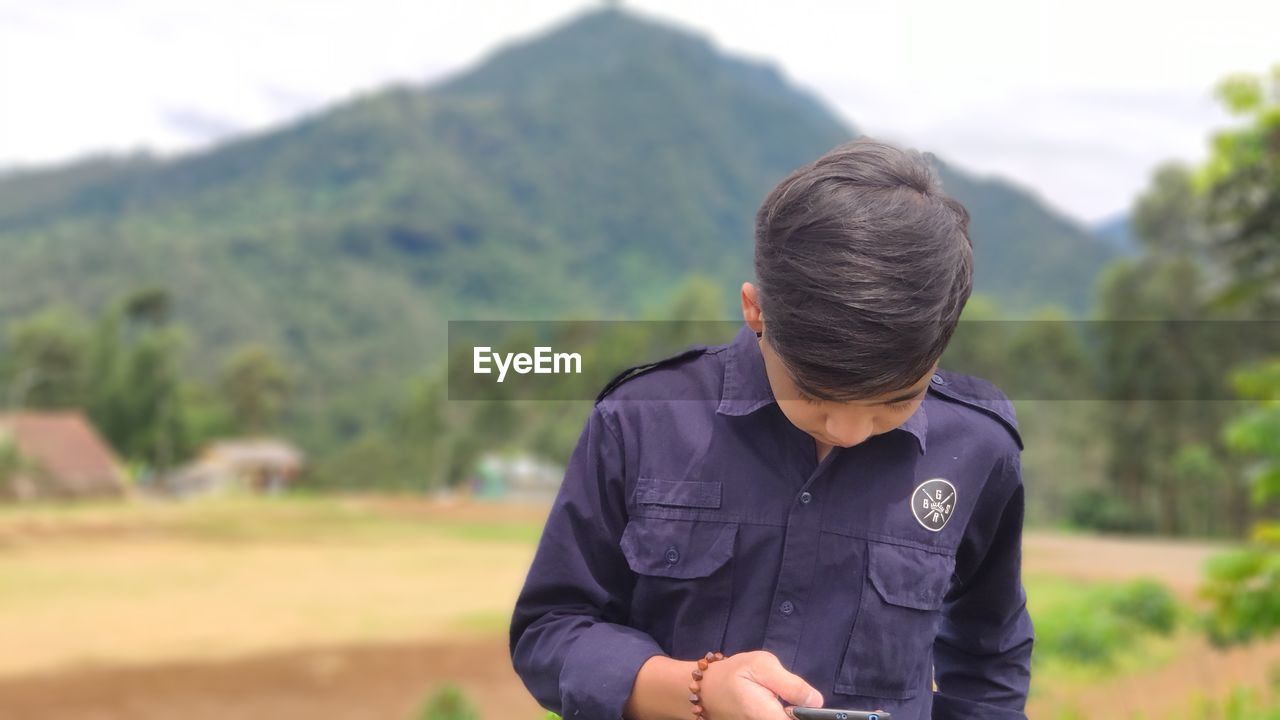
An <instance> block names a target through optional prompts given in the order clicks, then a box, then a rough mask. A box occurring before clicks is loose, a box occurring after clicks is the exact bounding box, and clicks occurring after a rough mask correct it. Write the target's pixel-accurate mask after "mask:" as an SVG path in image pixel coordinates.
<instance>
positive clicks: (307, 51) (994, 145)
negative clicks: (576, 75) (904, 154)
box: [0, 0, 1280, 221]
mask: <svg viewBox="0 0 1280 720" xmlns="http://www.w3.org/2000/svg"><path fill="white" fill-rule="evenodd" d="M596 4H598V3H587V2H580V1H577V0H538V1H536V2H514V1H511V0H508V1H507V2H499V1H496V0H466V1H465V2H456V1H451V2H433V1H423V0H419V1H417V2H396V1H392V0H359V1H358V2H355V1H351V2H328V1H325V0H243V1H242V0H219V1H218V2H213V1H208V0H206V1H203V2H179V1H176V0H38V1H35V2H33V1H32V0H0V168H4V167H13V166H17V165H23V166H29V165H36V164H45V163H51V162H58V161H64V160H67V159H70V158H74V157H77V156H80V155H84V154H87V153H93V152H103V151H113V152H123V151H129V150H132V149H136V148H141V147H146V148H151V149H153V150H157V151H163V152H177V151H182V150H185V149H190V148H196V147H201V146H204V145H207V144H209V143H211V142H215V141H217V140H219V139H222V138H226V137H228V136H232V135H235V134H240V133H250V132H254V131H258V130H262V129H265V128H269V127H271V126H274V125H277V124H280V123H284V122H287V121H288V120H289V119H290V118H292V117H296V116H297V115H299V114H301V113H305V112H307V111H310V110H313V109H316V108H320V107H323V106H325V105H328V104H330V103H334V102H338V101H341V100H342V99H344V98H347V97H350V96H351V95H352V94H355V93H360V92H365V91H369V90H372V89H375V88H377V87H379V86H381V85H382V84H384V83H387V82H389V81H413V82H428V81H430V80H432V79H434V78H439V77H441V76H442V75H446V74H449V73H452V72H456V71H458V70H460V69H462V68H465V67H466V66H468V65H471V64H473V63H475V62H477V61H478V60H479V59H481V58H482V57H483V56H484V55H486V54H487V53H488V52H489V51H490V50H491V49H492V48H493V47H494V46H496V45H498V44H500V43H502V42H504V41H506V40H510V39H513V38H518V37H524V36H528V35H529V34H531V33H536V32H539V31H540V30H542V29H544V28H546V27H548V26H549V25H552V24H555V23H558V22H561V21H563V20H564V19H566V18H567V17H568V16H570V15H573V14H576V13H577V12H579V11H581V10H582V9H583V8H586V7H590V6H592V5H596ZM623 4H624V6H626V7H631V8H634V9H636V10H637V11H638V12H642V13H644V14H646V15H649V16H653V17H659V18H663V19H667V20H671V21H675V22H678V23H680V24H682V25H685V26H688V27H690V28H692V29H695V30H697V31H699V32H702V33H704V34H707V35H709V36H710V37H711V38H712V39H713V41H714V42H715V43H716V44H717V45H718V46H720V47H721V48H722V49H725V50H727V51H729V52H732V53H734V54H739V55H747V56H751V57H753V58H757V59H761V58H764V59H770V60H773V61H775V62H777V63H778V64H779V65H780V66H781V67H782V68H783V71H784V72H785V73H786V75H787V76H788V77H789V78H790V79H791V80H792V81H793V82H795V83H796V84H798V85H800V86H802V87H805V88H807V89H809V90H811V91H813V92H816V93H817V94H818V95H820V96H821V97H823V98H824V99H825V100H826V101H827V103H828V104H829V105H831V106H832V107H834V108H835V109H836V110H837V111H838V112H839V113H840V114H841V115H842V116H843V117H844V118H845V119H847V120H848V121H850V122H852V123H854V124H856V125H857V126H858V128H859V129H861V130H862V131H863V132H865V133H867V134H870V135H873V136H877V137H880V138H883V139H886V140H891V141H894V142H899V143H903V144H908V145H911V146H914V147H918V148H921V149H924V150H931V151H933V152H935V153H937V154H938V155H939V156H941V157H943V158H945V159H948V160H950V161H953V162H955V163H957V164H959V165H961V166H963V167H966V168H968V169H969V170H971V171H974V172H977V173H979V174H983V175H999V176H1002V177H1005V178H1008V179H1011V180H1013V181H1015V182H1018V183H1019V184H1022V185H1024V186H1027V187H1029V188H1031V189H1033V190H1034V191H1035V192H1036V193H1037V194H1038V195H1040V196H1041V197H1042V198H1043V199H1044V200H1046V201H1047V202H1048V203H1050V204H1051V205H1053V206H1055V207H1057V208H1059V209H1061V210H1063V211H1065V212H1068V213H1070V214H1072V215H1074V216H1075V217H1078V218H1080V219H1083V220H1086V221H1096V220H1098V219H1101V218H1104V217H1107V216H1110V215H1112V214H1113V213H1116V212H1120V211H1123V210H1124V209H1125V208H1126V207H1127V206H1128V204H1129V202H1130V201H1131V200H1132V198H1133V197H1134V195H1135V194H1136V193H1137V192H1139V191H1140V190H1141V188H1142V187H1143V186H1144V184H1145V181H1146V177H1147V176H1148V174H1149V172H1150V171H1151V169H1152V168H1153V167H1154V166H1155V165H1156V164H1158V163H1159V162H1160V161H1162V160H1164V159H1168V158H1181V159H1184V160H1188V161H1196V160H1199V159H1201V158H1203V157H1204V154H1205V147H1206V138H1207V136H1208V134H1209V133H1210V132H1211V131H1212V130H1213V129H1214V128H1217V127H1222V126H1224V125H1227V124H1229V123H1231V122H1233V120H1232V119H1231V118H1229V117H1228V116H1226V115H1225V114H1224V113H1223V112H1222V111H1221V110H1220V109H1219V108H1218V107H1217V105H1216V103H1215V102H1214V101H1213V99H1212V95H1211V92H1210V91H1211V88H1212V85H1213V83H1214V82H1215V81H1216V80H1217V79H1218V78H1220V77H1222V76H1223V75H1225V74H1227V73H1230V72H1235V71H1246V72H1263V71H1265V70H1267V69H1268V68H1269V67H1270V66H1271V65H1272V64H1273V63H1276V62H1280V41H1277V37H1280V35H1278V31H1277V28H1278V27H1280V2H1276V1H1275V0H1214V1H1213V2H1211V3H1210V2H1204V3H1190V2H1183V1H1181V0H1068V1H1064V2H1048V1H1047V0H1046V1H1036V0H1007V1H1006V0H981V1H977V0H970V1H957V0H940V1H938V2H858V1H852V0H851V1H847V2H840V1H833V0H823V1H817V0H788V2H785V3H781V2H770V3H757V2H747V1H746V0H634V1H629V2H624V3H623Z"/></svg>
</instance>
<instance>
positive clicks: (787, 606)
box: [778, 600, 796, 615]
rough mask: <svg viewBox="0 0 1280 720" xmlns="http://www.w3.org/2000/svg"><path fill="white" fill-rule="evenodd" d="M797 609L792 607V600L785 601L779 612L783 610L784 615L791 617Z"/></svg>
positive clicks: (779, 607)
mask: <svg viewBox="0 0 1280 720" xmlns="http://www.w3.org/2000/svg"><path fill="white" fill-rule="evenodd" d="M795 609H796V606H795V605H792V604H791V601H790V600H783V601H782V604H781V605H779V606H778V610H781V611H782V614H783V615H790V614H791V613H793V612H795Z"/></svg>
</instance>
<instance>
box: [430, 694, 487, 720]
mask: <svg viewBox="0 0 1280 720" xmlns="http://www.w3.org/2000/svg"><path fill="white" fill-rule="evenodd" d="M418 718H419V720H480V713H479V711H477V710H476V709H475V707H474V706H473V705H472V704H471V702H470V701H469V700H467V696H466V694H465V693H463V692H462V688H460V687H458V686H457V685H444V686H442V687H441V688H440V689H438V690H436V692H435V693H434V694H433V695H432V696H431V697H430V698H428V699H427V702H426V705H424V706H423V707H422V712H421V713H419V714H418Z"/></svg>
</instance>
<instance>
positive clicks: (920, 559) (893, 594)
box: [867, 541, 956, 610]
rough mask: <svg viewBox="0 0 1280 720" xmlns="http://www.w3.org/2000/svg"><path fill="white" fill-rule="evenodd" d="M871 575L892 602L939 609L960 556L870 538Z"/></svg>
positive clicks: (885, 596)
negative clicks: (957, 557)
mask: <svg viewBox="0 0 1280 720" xmlns="http://www.w3.org/2000/svg"><path fill="white" fill-rule="evenodd" d="M867 546H868V551H869V552H870V558H869V560H868V570H867V574H868V575H869V576H870V578H871V584H872V585H874V586H875V588H876V592H878V593H880V596H881V597H883V598H884V601H885V602H887V603H889V604H891V605H900V606H902V607H909V608H915V609H917V610H937V609H938V608H940V607H942V598H943V596H945V595H946V594H947V589H948V588H949V587H950V585H951V573H952V572H953V571H954V570H955V562H956V559H955V557H954V556H952V555H944V554H942V553H937V552H930V551H928V550H921V549H918V548H913V547H907V546H906V545H895V544H893V543H886V542H876V541H869V542H868V543H867Z"/></svg>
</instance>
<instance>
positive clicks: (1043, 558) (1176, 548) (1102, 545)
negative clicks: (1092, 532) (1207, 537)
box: [1022, 532, 1230, 601]
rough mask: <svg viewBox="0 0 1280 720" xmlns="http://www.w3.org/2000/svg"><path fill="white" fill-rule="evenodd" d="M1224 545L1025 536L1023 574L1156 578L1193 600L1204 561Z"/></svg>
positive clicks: (1096, 578)
mask: <svg viewBox="0 0 1280 720" xmlns="http://www.w3.org/2000/svg"><path fill="white" fill-rule="evenodd" d="M1229 547H1230V545H1228V544H1225V543H1212V542H1205V541H1198V540H1197V541H1184V540H1166V539H1155V540H1153V539H1145V538H1113V537H1097V536H1088V535H1067V534H1059V533H1050V532H1027V533H1026V536H1025V537H1024V539H1023V547H1022V564H1023V572H1025V573H1037V574H1042V575H1053V576H1055V577H1062V578H1068V579H1076V580H1082V581H1086V582H1099V581H1103V582H1110V581H1125V580H1133V579H1136V578H1140V577H1146V578H1151V579H1153V580H1158V581H1159V582H1161V583H1163V584H1164V585H1165V586H1167V587H1168V588H1169V589H1170V590H1171V591H1173V592H1174V593H1176V594H1177V595H1178V596H1179V597H1180V598H1181V599H1182V600H1184V601H1185V600H1194V599H1196V587H1197V586H1198V585H1199V584H1200V583H1201V582H1202V580H1203V578H1204V566H1205V562H1206V561H1208V559H1209V558H1210V557H1211V556H1212V555H1214V554H1216V553H1219V552H1222V551H1223V550H1226V549H1228V548H1229Z"/></svg>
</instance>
